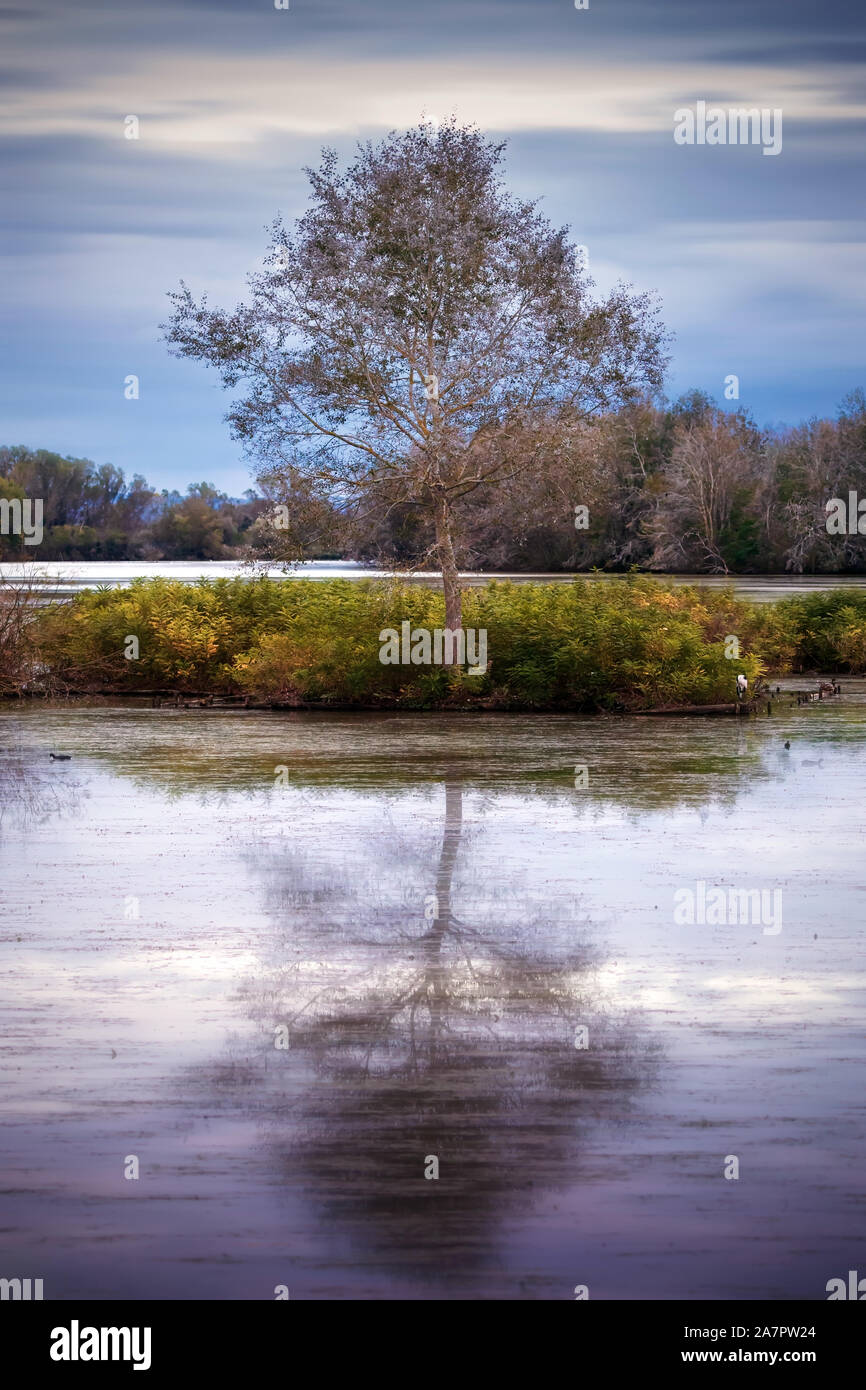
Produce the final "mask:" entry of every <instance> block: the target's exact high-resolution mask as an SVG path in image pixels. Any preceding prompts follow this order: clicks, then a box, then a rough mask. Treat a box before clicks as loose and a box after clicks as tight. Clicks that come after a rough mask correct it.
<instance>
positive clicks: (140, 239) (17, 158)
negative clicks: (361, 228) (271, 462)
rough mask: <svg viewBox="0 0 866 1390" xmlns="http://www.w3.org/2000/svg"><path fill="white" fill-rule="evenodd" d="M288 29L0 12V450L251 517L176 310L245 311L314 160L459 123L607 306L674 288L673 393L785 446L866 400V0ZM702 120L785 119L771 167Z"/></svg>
mask: <svg viewBox="0 0 866 1390" xmlns="http://www.w3.org/2000/svg"><path fill="white" fill-rule="evenodd" d="M288 5H289V7H288V8H287V9H277V8H276V7H275V3H274V0H182V3H181V2H180V0H144V2H142V0H66V3H63V4H57V3H56V0H51V3H43V0H24V2H23V3H20V2H19V3H18V4H9V5H7V4H2V3H0V191H2V209H3V211H2V244H0V265H2V275H3V289H2V297H0V304H2V317H3V340H4V341H3V354H4V363H5V367H4V372H3V374H2V383H0V393H2V394H0V412H2V427H0V444H10V445H11V444H26V445H29V446H30V447H33V448H40V447H41V448H47V449H53V450H56V451H57V452H59V453H61V454H69V455H74V456H77V457H87V458H90V459H93V460H94V461H95V462H97V463H106V462H110V463H114V464H116V465H117V466H118V467H120V468H123V469H124V471H125V472H126V473H127V474H132V473H134V472H139V473H143V474H144V475H145V477H146V478H147V479H148V481H149V482H151V483H153V484H154V485H155V486H157V487H160V488H162V487H166V488H175V487H176V488H179V489H181V490H183V489H184V488H185V487H186V485H187V484H188V483H190V482H193V481H203V480H207V481H209V482H212V483H215V484H216V485H217V486H218V487H220V488H222V489H224V490H226V491H228V492H229V493H231V494H232V495H240V494H242V493H243V492H244V491H245V489H246V488H248V487H250V486H251V485H252V464H251V462H250V461H249V460H248V459H246V458H244V456H243V454H242V452H241V449H240V447H239V445H238V444H237V443H235V442H234V441H233V440H232V439H231V437H230V435H229V430H228V426H227V425H226V424H225V421H224V416H225V413H226V411H227V409H228V406H229V401H230V397H229V396H228V395H227V394H226V393H225V392H224V391H223V390H222V388H221V387H220V385H219V383H218V381H217V378H216V376H215V374H213V373H212V372H210V371H208V369H207V368H206V367H203V366H201V365H199V364H196V363H192V362H188V361H185V360H179V359H177V358H174V357H172V356H170V355H169V353H168V351H167V349H166V346H165V344H164V343H163V342H162V341H161V336H160V330H159V324H160V323H161V322H163V321H164V320H165V318H166V316H167V308H168V301H167V300H166V294H167V293H168V292H169V291H170V290H172V289H174V288H176V287H177V284H178V282H179V281H180V280H181V279H183V280H185V281H186V282H187V283H188V284H189V285H190V287H191V288H192V289H193V291H194V292H195V293H196V295H199V294H201V293H202V292H207V294H208V297H209V299H210V301H211V302H212V303H214V304H220V305H224V306H226V307H229V306H233V305H234V304H235V303H236V302H237V301H238V300H240V299H242V298H243V295H244V287H245V276H246V274H247V273H248V272H249V271H251V270H254V269H257V268H258V267H260V265H261V261H262V257H263V255H264V253H265V250H266V247H267V241H268V238H267V232H266V228H267V227H268V226H269V225H270V223H271V222H272V221H273V219H274V217H275V216H276V215H277V214H278V213H280V214H282V215H283V216H284V217H285V218H286V219H287V220H291V219H293V218H295V217H298V216H300V215H301V214H302V213H303V211H304V210H305V207H306V203H307V182H306V177H305V175H304V172H303V169H304V166H305V165H316V164H317V163H318V161H319V154H320V150H321V148H322V146H323V145H331V146H333V147H335V148H336V149H337V151H338V153H339V154H340V156H341V158H343V159H346V160H348V159H350V158H351V156H352V154H353V153H354V150H355V147H356V145H357V142H358V141H359V140H366V139H376V138H378V137H381V136H382V135H384V134H385V133H386V132H388V131H389V130H392V129H402V128H405V127H407V126H409V125H414V124H415V123H417V122H418V121H419V120H420V119H422V118H427V119H432V120H441V119H444V118H446V117H449V116H451V115H452V114H453V115H455V116H456V117H457V118H458V119H459V120H462V121H467V122H474V123H476V124H477V125H478V126H480V127H481V129H482V130H484V131H485V132H488V133H489V134H490V135H491V136H493V137H495V138H497V139H503V138H504V139H506V140H507V141H508V152H507V158H506V177H507V181H508V183H509V185H510V187H511V188H512V189H513V191H514V192H516V193H517V194H519V195H520V196H522V197H528V198H539V199H540V200H541V206H542V208H543V210H544V211H545V212H546V214H547V215H548V216H549V218H550V219H551V221H553V222H554V223H555V224H557V225H562V224H568V225H569V227H570V228H571V234H572V237H573V240H574V241H575V242H577V243H579V244H581V245H584V246H586V248H587V252H588V262H589V269H590V272H591V273H592V275H593V277H594V278H595V280H596V282H597V285H598V289H599V292H601V293H603V292H604V291H605V290H607V289H608V288H609V287H610V286H611V285H612V284H614V283H615V282H616V281H617V280H625V281H627V282H628V283H630V284H632V285H634V287H635V288H636V289H638V290H655V291H657V292H658V294H659V296H660V299H661V304H662V311H663V318H664V321H665V323H666V325H667V327H668V329H669V330H670V331H671V332H672V333H673V335H674V341H673V345H672V361H671V366H670V370H669V374H668V380H667V387H666V390H667V394H668V396H670V397H676V396H677V395H679V394H681V393H682V392H684V391H686V390H689V389H691V388H693V387H699V388H702V389H704V390H706V391H708V392H709V393H710V394H711V395H712V396H714V397H715V398H716V399H717V400H718V401H719V403H720V404H722V405H726V406H727V408H735V407H736V406H742V407H745V408H746V409H748V410H749V411H750V412H751V413H752V415H753V416H754V418H755V419H756V420H757V422H758V423H759V424H762V425H773V424H780V423H783V422H787V423H796V422H798V421H800V420H802V419H806V418H808V417H810V416H813V415H832V414H835V413H836V409H837V407H838V405H839V403H840V402H841V400H842V398H843V397H844V395H845V394H846V393H847V392H848V391H850V390H852V389H854V388H855V387H857V386H863V387H864V388H866V332H864V309H866V274H864V272H866V250H864V229H866V178H864V165H866V158H864V149H866V5H864V4H863V0H821V3H820V4H818V3H813V0H588V8H586V9H580V10H579V9H577V8H575V4H574V0H436V3H432V2H428V3H424V0H288ZM698 102H706V103H707V104H708V106H710V107H720V108H722V109H723V110H725V111H727V109H729V108H731V107H749V108H753V107H756V108H759V109H761V110H764V109H766V110H767V111H776V110H781V112H782V124H781V131H782V148H781V151H780V152H779V153H778V154H776V155H767V154H765V153H764V150H763V148H762V146H761V145H755V144H698V143H694V144H683V143H678V142H677V141H676V140H675V139H674V131H675V127H676V124H677V118H676V117H675V113H676V112H677V111H681V110H683V109H685V108H692V109H693V110H694V109H695V108H696V104H697V103H698ZM130 116H134V117H136V118H137V121H138V138H137V139H129V138H127V131H129V130H130V129H132V126H131V123H130V122H129V121H128V119H127V118H128V117H130ZM131 375H134V376H137V377H138V379H139V396H138V399H137V400H136V399H126V397H125V381H126V379H127V377H129V376H131ZM731 375H735V376H736V377H737V378H738V382H739V398H738V400H736V401H733V400H729V401H726V400H725V398H724V392H725V382H726V378H728V377H729V376H731ZM728 389H729V390H730V389H731V387H730V386H729V387H728Z"/></svg>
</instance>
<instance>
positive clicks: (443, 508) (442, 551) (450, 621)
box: [436, 496, 463, 646]
mask: <svg viewBox="0 0 866 1390" xmlns="http://www.w3.org/2000/svg"><path fill="white" fill-rule="evenodd" d="M436 549H437V552H438V555H439V564H440V566H441V569H442V588H443V590H444V593H445V626H446V627H447V628H450V630H451V631H452V632H459V631H460V629H461V628H462V626H463V594H462V592H461V589H460V576H459V574H458V571H457V561H456V559H455V557H454V543H453V541H452V539H451V509H450V507H449V505H448V499H447V498H446V497H445V496H440V497H439V498H438V500H437V503H436ZM455 646H456V643H455Z"/></svg>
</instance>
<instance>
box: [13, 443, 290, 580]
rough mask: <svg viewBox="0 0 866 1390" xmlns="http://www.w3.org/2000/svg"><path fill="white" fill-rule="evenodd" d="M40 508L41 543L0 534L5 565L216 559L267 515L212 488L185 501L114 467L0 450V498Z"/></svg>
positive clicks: (232, 552) (245, 541) (202, 487)
mask: <svg viewBox="0 0 866 1390" xmlns="http://www.w3.org/2000/svg"><path fill="white" fill-rule="evenodd" d="M15 497H19V498H22V499H24V498H31V499H33V500H36V499H37V498H38V499H39V500H41V502H42V510H43V528H44V535H43V539H42V541H41V542H40V544H39V545H38V546H33V545H26V544H25V543H24V541H23V539H22V538H21V537H20V536H16V535H12V534H9V535H2V534H0V559H6V560H33V559H39V560H163V559H167V560H220V559H226V558H232V557H235V556H238V555H240V554H241V553H242V552H243V551H245V549H246V548H247V547H248V546H249V544H250V541H251V539H252V538H253V535H254V533H255V525H256V521H257V519H258V518H259V517H261V516H262V515H263V513H265V512H266V511H267V510H268V507H269V504H268V503H267V501H266V500H265V499H264V498H263V497H257V496H256V495H255V494H254V493H253V492H248V493H247V495H246V497H245V498H242V499H240V500H238V499H233V498H230V497H227V496H226V495H225V493H222V492H219V491H217V489H216V488H214V487H212V486H211V485H210V484H209V483H193V484H192V485H191V486H190V487H189V488H187V491H186V495H185V496H181V494H180V493H179V492H167V491H163V492H155V491H154V489H153V488H152V487H150V486H149V485H148V483H146V482H145V480H144V478H142V477H140V476H139V475H138V474H136V475H135V477H133V478H132V479H131V480H129V481H127V479H126V477H125V476H124V473H123V470H122V469H120V468H115V467H114V465H113V464H111V463H104V464H100V465H99V466H97V465H96V464H95V463H92V462H91V461H90V459H76V458H62V457H61V455H60V454H53V453H51V452H50V451H49V450H48V449H27V448H24V447H23V445H22V446H16V447H14V448H0V498H8V499H12V498H15Z"/></svg>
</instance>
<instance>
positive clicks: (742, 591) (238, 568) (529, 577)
mask: <svg viewBox="0 0 866 1390" xmlns="http://www.w3.org/2000/svg"><path fill="white" fill-rule="evenodd" d="M31 568H32V567H31V566H30V565H16V564H3V565H2V566H0V585H2V582H3V579H4V578H8V579H20V578H21V577H22V575H23V574H24V573H25V572H27V571H29V570H30V569H31ZM36 568H37V569H38V571H39V572H40V573H41V574H43V575H44V576H45V578H46V579H47V580H49V581H50V587H51V589H52V591H53V592H55V593H57V594H59V595H63V594H73V593H75V592H76V591H77V590H79V589H86V588H94V587H96V585H100V584H102V585H107V586H108V587H109V588H112V589H116V588H122V587H124V586H125V585H127V584H131V583H132V581H133V579H136V578H144V579H158V578H165V579H179V580H181V581H182V582H183V583H186V584H192V583H194V582H195V581H196V580H197V579H233V578H237V577H238V576H240V577H242V578H243V577H249V576H250V574H251V573H252V571H251V570H250V568H249V567H248V566H247V565H245V564H244V563H243V562H242V561H241V560H154V561H143V560H116V561H115V560H90V561H79V562H69V563H64V562H61V561H49V562H46V563H43V564H40V565H38V566H37V567H36ZM258 572H259V573H267V574H268V575H270V577H271V578H272V579H385V578H389V577H392V576H391V574H390V572H389V571H386V570H378V569H372V568H368V567H367V566H365V565H359V564H356V563H355V562H354V561H352V560H312V561H310V562H308V563H306V564H303V565H298V566H297V567H296V568H295V569H292V570H288V571H286V570H282V569H280V568H274V569H264V568H260V569H259V571H258ZM398 577H400V578H402V579H404V580H406V581H411V582H413V583H418V584H434V585H436V586H437V587H438V586H439V585H440V584H441V582H442V581H441V576H440V575H439V574H438V573H435V572H423V573H418V574H403V575H401V576H398ZM461 577H462V579H463V581H464V584H466V585H467V586H476V585H479V584H486V583H488V582H489V581H490V580H491V579H500V580H509V581H511V582H512V583H516V584H569V583H573V582H574V580H575V579H587V580H590V581H594V580H598V579H620V580H622V579H623V578H624V576H622V575H611V574H597V573H593V574H578V575H570V574H494V573H490V574H487V573H478V572H469V571H467V572H464V573H463V574H462V576H461ZM653 577H654V578H656V579H659V580H663V581H664V582H665V583H667V584H698V585H700V586H702V587H704V588H708V589H719V588H723V587H724V586H725V585H726V584H731V585H733V587H734V589H735V590H736V591H737V593H738V594H739V595H741V596H742V597H743V598H745V599H751V600H752V601H753V602H756V603H768V602H769V603H772V602H775V601H776V600H778V599H781V598H791V597H793V596H794V595H797V594H809V593H813V592H814V591H815V590H823V589H834V588H850V589H858V590H860V589H866V574H862V575H860V574H854V575H852V574H842V575H834V574H820V575H811V574H797V575H789V574H783V575H779V574H764V575H757V574H741V575H715V574H710V575H707V574H702V575H683V574H657V575H655V576H653Z"/></svg>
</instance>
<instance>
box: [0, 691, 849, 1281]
mask: <svg viewBox="0 0 866 1390" xmlns="http://www.w3.org/2000/svg"><path fill="white" fill-rule="evenodd" d="M864 716H866V684H864V683H863V682H854V681H848V682H845V694H844V697H843V701H842V703H838V704H834V705H825V706H814V707H810V708H803V709H799V710H798V709H796V708H795V709H788V708H782V709H780V710H779V712H778V713H777V714H776V715H774V717H773V718H772V719H763V720H761V721H751V722H743V721H733V720H731V721H727V720H703V719H689V718H682V719H677V720H670V721H667V720H665V721H655V720H652V719H648V718H630V719H614V718H585V717H575V716H567V715H563V716H549V715H545V716H527V715H515V716H486V715H472V716H462V717H461V716H447V715H424V716H416V715H412V716H408V715H401V714H389V715H370V714H364V715H339V716H338V715H324V714H267V713H247V714H241V713H235V712H231V713H224V712H218V711H207V712H205V711H177V710H159V711H156V710H150V709H145V708H136V707H134V706H131V705H130V704H126V705H105V704H103V705H96V704H94V705H93V706H91V707H85V706H81V705H76V706H73V707H58V708H36V707H34V708H28V709H23V710H22V709H19V708H17V707H7V708H6V709H4V710H3V711H2V712H0V795H2V812H0V877H2V886H3V888H2V919H3V920H2V943H3V946H2V955H3V974H4V988H3V994H2V1001H3V1002H2V1019H0V1024H2V1038H3V1043H2V1046H3V1052H4V1062H5V1066H4V1069H3V1082H2V1095H0V1105H2V1117H3V1126H2V1140H0V1157H2V1171H3V1184H2V1185H3V1198H2V1207H3V1210H2V1213H0V1227H2V1229H3V1234H2V1258H0V1263H2V1265H3V1269H2V1270H0V1273H3V1274H5V1275H6V1276H11V1275H19V1276H24V1277H26V1276H28V1275H29V1276H31V1277H37V1278H43V1279H44V1281H45V1296H46V1298H52V1299H69V1298H76V1297H84V1298H94V1299H107V1298H115V1297H132V1298H135V1297H140V1298H178V1299H184V1298H215V1299H235V1298H245V1299H247V1298H248V1299H260V1298H264V1299H271V1298H273V1297H274V1290H275V1288H276V1287H277V1286H279V1285H285V1286H286V1287H287V1288H288V1290H289V1292H290V1296H291V1298H293V1299H295V1298H337V1299H342V1298H388V1297H403V1298H428V1299H429V1298H462V1299H465V1298H482V1299H485V1298H508V1299H536V1298H545V1299H547V1298H554V1299H562V1298H565V1299H569V1298H572V1297H573V1296H574V1294H573V1290H574V1288H575V1286H577V1285H587V1286H588V1287H589V1291H590V1297H592V1298H613V1299H637V1298H640V1299H646V1298H694V1299H699V1298H710V1297H719V1298H727V1299H733V1298H750V1299H765V1298H805V1299H814V1298H818V1299H821V1298H824V1297H826V1294H825V1285H826V1282H827V1280H828V1279H830V1278H833V1277H836V1276H838V1275H842V1276H844V1275H845V1273H846V1271H847V1270H848V1269H849V1268H858V1267H862V1260H863V1235H864V1209H866V1204H864V1196H866V1191H864V1179H863V1139H864V1116H863V1062H864V1051H866V1046H864V1027H863V1024H864V1011H863V944H862V940H863V919H864V911H863V908H864V902H866V883H864V875H863V845H862V835H861V829H860V824H861V815H862V804H863V795H862V778H863V766H864V748H866V722H864ZM786 739H789V740H790V742H791V748H790V750H785V748H784V746H783V745H784V741H785V740H786ZM51 750H53V751H63V752H66V753H69V754H71V755H72V757H71V760H70V761H69V762H62V763H61V762H55V763H52V762H50V761H49V760H48V752H49V751H51ZM583 764H585V765H586V766H587V768H588V777H589V782H588V785H587V786H585V787H582V786H577V787H576V786H575V767H576V766H579V765H583ZM578 781H580V778H578ZM699 880H704V881H706V882H707V883H710V884H722V885H733V886H735V887H746V888H749V887H760V886H765V887H771V888H776V887H778V888H779V889H781V891H782V894H783V903H784V915H783V922H782V925H781V930H780V931H779V932H778V933H777V934H768V933H766V932H765V931H764V930H763V929H762V926H761V925H760V924H757V925H752V924H743V925H724V926H707V925H704V926H700V925H695V926H689V925H678V924H677V923H676V922H675V920H674V909H673V901H674V893H675V892H676V891H677V889H680V888H684V887H689V886H694V885H695V884H696V883H697V881H699ZM584 1029H585V1030H586V1032H585V1033H582V1032H581V1030H584ZM283 1043H285V1044H286V1046H282V1044H283ZM576 1043H577V1044H578V1045H577V1046H576V1045H575V1044H576ZM583 1044H585V1045H583ZM133 1155H134V1156H136V1157H137V1159H138V1162H139V1170H140V1176H139V1178H138V1179H137V1180H127V1179H125V1178H124V1167H125V1166H128V1164H127V1160H128V1159H129V1158H130V1157H131V1156H133ZM730 1156H736V1157H737V1158H738V1160H739V1165H740V1176H739V1179H738V1180H736V1181H729V1180H726V1179H725V1177H724V1169H725V1165H726V1162H727V1161H728V1160H729V1158H730ZM434 1157H435V1158H436V1159H437V1161H438V1165H439V1177H438V1179H428V1178H425V1176H424V1174H425V1169H427V1170H429V1169H430V1159H431V1158H434ZM858 1261H859V1262H860V1264H859V1266H858Z"/></svg>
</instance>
